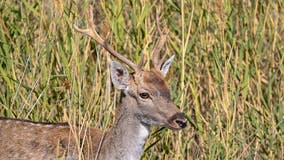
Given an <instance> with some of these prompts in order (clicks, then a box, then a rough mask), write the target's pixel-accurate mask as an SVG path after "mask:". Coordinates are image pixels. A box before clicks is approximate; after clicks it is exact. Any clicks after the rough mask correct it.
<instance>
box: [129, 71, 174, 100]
mask: <svg viewBox="0 0 284 160" xmlns="http://www.w3.org/2000/svg"><path fill="white" fill-rule="evenodd" d="M134 79H135V82H137V83H136V84H137V85H139V86H140V87H142V88H144V89H146V90H148V91H149V92H151V93H152V94H154V95H155V94H158V95H159V96H161V97H164V98H166V99H170V89H169V86H168V84H167V83H166V81H165V78H164V77H163V75H162V74H161V73H160V72H158V71H156V70H151V71H141V72H139V73H137V74H135V75H134Z"/></svg>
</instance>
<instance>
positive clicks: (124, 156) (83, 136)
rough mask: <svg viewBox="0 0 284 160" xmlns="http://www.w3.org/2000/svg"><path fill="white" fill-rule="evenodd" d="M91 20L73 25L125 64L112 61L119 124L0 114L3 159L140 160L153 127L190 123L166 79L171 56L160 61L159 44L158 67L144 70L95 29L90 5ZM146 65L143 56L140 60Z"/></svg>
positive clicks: (184, 125) (183, 126) (0, 153)
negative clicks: (92, 124) (47, 121)
mask: <svg viewBox="0 0 284 160" xmlns="http://www.w3.org/2000/svg"><path fill="white" fill-rule="evenodd" d="M88 24H89V26H90V27H91V28H88V29H79V28H78V27H76V26H74V28H75V29H76V30H77V31H78V32H81V33H83V34H86V35H88V36H90V37H91V38H93V39H95V40H96V41H97V42H98V43H99V44H100V45H102V46H103V47H104V48H105V49H106V50H107V51H109V52H110V53H111V54H112V55H113V56H115V57H117V58H118V59H120V60H121V61H122V62H124V63H126V64H127V65H128V66H130V67H131V68H132V69H133V70H134V72H133V73H131V74H130V73H129V72H128V69H127V68H126V67H124V66H123V65H122V64H121V63H119V62H116V61H113V62H112V63H111V65H110V73H111V80H112V83H113V84H114V86H115V87H116V88H117V89H118V90H121V99H120V104H119V105H118V107H117V110H116V115H115V116H116V118H115V123H114V125H113V127H112V128H110V129H109V130H108V131H106V132H104V131H101V130H99V129H97V128H94V127H87V128H81V127H76V126H69V125H68V124H44V123H37V122H31V121H21V120H12V119H5V118H0V146H1V147H0V159H24V160H30V159H36V160H41V159H42V160H43V159H44V160H45V159H68V160H69V159H70V160H71V159H80V157H83V158H84V159H88V160H89V159H94V160H96V159H98V160H138V159H140V158H141V155H142V154H143V148H144V144H145V141H146V139H147V137H148V135H149V128H150V126H163V127H167V128H169V129H172V130H179V129H183V128H185V127H186V123H187V119H186V117H185V115H184V114H182V113H181V112H180V111H179V109H178V108H177V107H176V105H175V104H174V103H173V101H172V100H171V96H170V89H169V87H168V85H167V83H166V81H165V76H166V74H167V72H168V69H169V67H170V64H171V63H172V61H173V56H172V57H171V58H170V59H168V60H167V61H164V59H165V55H166V54H165V55H164V56H163V58H162V59H161V60H159V51H160V50H161V48H162V47H161V46H162V45H160V44H163V43H164V40H165V39H161V40H160V43H158V44H159V45H158V47H157V48H158V49H157V50H155V51H154V54H153V57H154V58H153V61H154V66H155V68H154V69H151V70H143V69H142V68H141V66H140V65H135V64H134V63H133V62H131V61H130V60H128V59H126V58H125V57H123V56H122V55H121V54H119V53H118V52H116V51H115V50H114V49H113V48H112V47H111V46H110V45H109V44H108V43H107V42H106V41H105V40H103V39H102V38H101V37H100V36H99V35H98V34H97V32H96V30H95V26H94V23H93V15H92V8H90V9H89V19H88ZM140 64H143V58H142V63H140Z"/></svg>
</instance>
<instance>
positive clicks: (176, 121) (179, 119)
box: [168, 112, 187, 130]
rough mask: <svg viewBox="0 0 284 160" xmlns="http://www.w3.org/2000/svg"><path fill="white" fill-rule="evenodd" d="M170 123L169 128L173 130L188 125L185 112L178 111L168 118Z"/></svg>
mask: <svg viewBox="0 0 284 160" xmlns="http://www.w3.org/2000/svg"><path fill="white" fill-rule="evenodd" d="M168 123H169V128H171V129H173V130H179V129H183V128H185V127H186V126H187V118H186V116H185V115H184V114H183V113H181V112H178V113H176V114H174V115H173V116H171V117H170V118H169V119H168Z"/></svg>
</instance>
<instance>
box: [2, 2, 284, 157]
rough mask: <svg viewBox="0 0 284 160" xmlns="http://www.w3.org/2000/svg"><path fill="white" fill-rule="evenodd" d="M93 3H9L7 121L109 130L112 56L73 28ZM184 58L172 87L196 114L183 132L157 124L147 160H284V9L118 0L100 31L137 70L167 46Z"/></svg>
mask: <svg viewBox="0 0 284 160" xmlns="http://www.w3.org/2000/svg"><path fill="white" fill-rule="evenodd" d="M88 4H89V2H88V1H80V2H79V0H78V1H77V2H76V1H67V0H66V1H64V0H56V1H53V0H44V1H40V0H18V1H12V0H9V1H8V0H2V1H0V16H1V17H0V116H5V117H13V118H21V119H30V120H34V121H44V122H46V121H47V122H69V123H75V122H76V123H80V124H82V125H86V126H89V125H91V126H97V127H99V128H103V129H104V128H108V127H110V126H111V125H112V123H113V121H114V116H115V108H116V101H117V99H118V97H119V92H118V91H117V90H115V89H113V87H112V85H111V81H110V74H109V70H108V66H109V62H110V61H111V58H112V57H110V56H109V55H108V54H107V52H106V51H105V50H101V51H100V52H98V50H100V47H99V46H96V43H95V42H94V41H92V40H90V38H88V37H86V36H82V35H81V34H79V33H77V32H75V30H74V29H73V27H72V26H73V24H77V25H79V26H82V27H85V26H86V21H85V20H86V15H85V11H86V9H87V7H88ZM156 13H158V14H159V15H160V25H161V28H162V29H163V30H164V31H165V32H168V39H167V45H166V48H165V50H166V51H167V53H168V54H169V56H170V55H173V54H175V55H176V59H175V62H174V63H173V65H172V67H171V70H170V77H169V83H170V86H171V89H172V97H173V99H174V101H175V103H176V104H177V105H178V106H180V108H181V110H182V111H184V113H185V114H186V115H187V116H188V119H189V121H190V124H189V126H188V127H187V128H186V129H185V130H183V131H179V132H173V131H171V130H168V129H160V128H153V129H152V132H151V133H152V134H151V135H150V137H149V139H148V141H147V143H146V146H145V154H144V155H143V159H145V160H146V159H151V160H152V159H153V160H154V159H168V160H183V159H211V160H215V159H256V160H257V159H278V160H280V159H284V157H283V155H284V122H283V121H284V63H283V62H284V2H283V1H275V2H273V1H262V0H261V1H257V0H256V1H230V0H227V1H226V0H223V1H222V0H217V1H215V0H211V1H194V0H192V1H184V0H180V1H171V0H170V1H161V0H160V1H159V0H156V1H151V2H150V1H145V0H141V1H135V0H125V1H119V0H116V1H107V2H104V1H103V2H99V3H95V16H96V17H95V23H96V25H97V26H98V28H99V30H100V32H101V34H102V35H106V33H108V32H111V33H112V34H111V37H110V43H111V44H112V45H113V46H114V48H115V49H116V50H117V51H119V52H120V53H123V54H124V55H125V56H127V57H128V58H129V59H132V60H133V61H135V62H138V61H139V57H140V55H141V52H144V54H145V56H146V59H147V63H146V65H145V68H149V67H150V66H151V63H150V62H151V61H150V60H151V55H152V50H153V47H154V44H155V43H156V42H157V39H158V32H157V29H156V26H155V15H156Z"/></svg>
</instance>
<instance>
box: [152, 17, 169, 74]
mask: <svg viewBox="0 0 284 160" xmlns="http://www.w3.org/2000/svg"><path fill="white" fill-rule="evenodd" d="M156 26H157V29H158V32H159V35H160V38H159V41H158V43H157V45H156V46H155V49H154V52H153V63H154V67H155V69H156V70H160V69H161V65H162V64H163V62H164V60H165V58H166V55H167V54H166V53H165V54H164V55H163V57H162V59H160V52H161V50H162V49H163V47H164V45H165V43H166V39H167V35H166V34H163V33H162V31H161V29H160V25H159V15H158V12H156Z"/></svg>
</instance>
